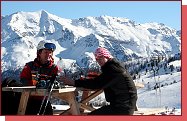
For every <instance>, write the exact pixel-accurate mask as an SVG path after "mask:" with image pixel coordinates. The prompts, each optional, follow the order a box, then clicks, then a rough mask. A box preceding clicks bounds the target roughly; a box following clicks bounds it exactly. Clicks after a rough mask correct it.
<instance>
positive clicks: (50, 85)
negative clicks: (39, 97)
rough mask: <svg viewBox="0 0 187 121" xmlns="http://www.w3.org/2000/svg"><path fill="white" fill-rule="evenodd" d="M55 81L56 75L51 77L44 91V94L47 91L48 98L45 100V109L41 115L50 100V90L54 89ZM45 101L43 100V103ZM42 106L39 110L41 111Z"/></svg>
mask: <svg viewBox="0 0 187 121" xmlns="http://www.w3.org/2000/svg"><path fill="white" fill-rule="evenodd" d="M55 80H56V75H55V76H52V77H51V79H50V83H49V85H48V87H47V89H46V92H47V91H49V94H48V98H47V101H46V103H45V107H44V110H43V113H42V115H44V113H45V110H46V107H47V104H48V102H49V100H50V98H51V94H52V90H53V87H54V83H55ZM45 99H46V97H45ZM45 99H44V102H45ZM43 105H44V103H43V104H42V105H41V109H42V107H43ZM40 111H41V110H40ZM39 114H40V113H39Z"/></svg>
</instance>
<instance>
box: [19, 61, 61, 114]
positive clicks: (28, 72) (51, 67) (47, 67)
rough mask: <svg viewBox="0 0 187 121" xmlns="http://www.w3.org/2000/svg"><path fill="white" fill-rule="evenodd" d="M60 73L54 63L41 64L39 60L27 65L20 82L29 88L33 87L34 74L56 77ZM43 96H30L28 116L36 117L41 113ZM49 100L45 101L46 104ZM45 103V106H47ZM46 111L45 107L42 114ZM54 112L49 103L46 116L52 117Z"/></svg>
mask: <svg viewBox="0 0 187 121" xmlns="http://www.w3.org/2000/svg"><path fill="white" fill-rule="evenodd" d="M57 72H58V67H57V66H56V65H55V64H53V62H52V61H49V62H48V63H46V64H41V63H40V62H39V61H38V60H37V58H36V59H35V60H34V61H31V62H29V63H27V64H26V65H25V67H24V68H23V70H22V72H21V74H20V81H21V82H22V83H23V84H24V85H27V86H33V82H32V74H33V73H34V74H36V73H38V74H43V75H48V76H56V75H57ZM42 100H43V96H30V97H29V100H28V103H27V109H26V112H25V114H26V115H36V114H37V113H38V112H39V109H40V106H41V104H42ZM46 101H47V100H45V103H46ZM45 103H44V104H45ZM43 110H44V105H43V107H42V110H41V112H43ZM52 114H53V110H52V106H51V103H50V102H48V105H47V107H46V110H45V115H52Z"/></svg>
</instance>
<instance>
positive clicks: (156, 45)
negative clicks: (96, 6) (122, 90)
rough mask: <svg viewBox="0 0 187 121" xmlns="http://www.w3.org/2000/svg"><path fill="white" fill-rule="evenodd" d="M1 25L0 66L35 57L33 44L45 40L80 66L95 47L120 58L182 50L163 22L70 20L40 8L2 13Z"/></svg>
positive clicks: (103, 18) (109, 18) (106, 18)
mask: <svg viewBox="0 0 187 121" xmlns="http://www.w3.org/2000/svg"><path fill="white" fill-rule="evenodd" d="M2 26H3V27H2V48H3V49H2V50H3V51H2V53H1V54H2V63H3V64H2V67H3V68H7V67H12V66H15V67H17V66H23V65H24V63H26V62H28V61H29V60H31V59H34V58H35V54H36V53H35V49H36V47H35V46H36V45H37V44H38V42H39V41H40V40H45V39H47V40H51V41H52V42H54V43H55V44H56V46H57V49H56V51H55V53H54V58H56V59H57V60H58V58H59V57H62V58H64V59H72V60H76V61H77V63H79V64H80V65H81V64H82V65H87V64H88V63H89V62H91V61H95V60H94V57H93V51H94V50H95V49H96V48H97V47H98V46H102V47H106V48H107V49H109V50H110V52H111V53H112V54H113V55H114V57H116V58H117V59H119V60H121V61H126V60H128V59H132V58H134V59H136V58H145V57H151V56H155V55H156V56H158V55H162V56H168V55H174V54H176V53H180V52H181V40H180V36H179V35H180V31H178V32H177V31H176V30H174V29H171V28H170V27H167V26H165V25H164V24H162V23H145V24H136V23H135V21H133V20H130V19H128V18H121V17H112V16H107V15H102V16H99V17H91V16H89V17H85V18H79V19H73V20H71V19H64V18H60V17H58V16H56V15H53V14H50V13H48V12H47V11H45V10H40V11H37V12H17V13H16V14H15V13H14V14H12V17H10V16H9V17H7V16H5V17H3V19H2ZM22 49H23V50H24V51H23V50H22ZM70 50H73V51H70ZM78 53H79V54H78ZM18 55H19V56H18ZM18 57H23V58H24V59H23V60H24V62H20V61H19V58H18ZM31 57H32V58H31Z"/></svg>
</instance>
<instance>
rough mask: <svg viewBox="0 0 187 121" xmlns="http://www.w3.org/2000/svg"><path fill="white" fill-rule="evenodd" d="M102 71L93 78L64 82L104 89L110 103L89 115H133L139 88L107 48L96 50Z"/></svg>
mask: <svg viewBox="0 0 187 121" xmlns="http://www.w3.org/2000/svg"><path fill="white" fill-rule="evenodd" d="M95 58H96V61H97V62H98V63H99V65H100V66H101V71H102V73H101V74H100V75H99V76H97V77H95V78H93V79H84V80H75V81H73V80H70V79H68V78H64V84H67V85H72V86H75V87H83V88H88V89H103V90H104V94H105V98H106V101H107V102H109V103H110V105H106V106H103V107H101V108H99V109H96V110H94V111H92V112H91V113H90V114H89V115H133V113H134V111H135V109H136V101H137V90H136V87H135V84H134V82H133V80H132V78H131V76H130V74H129V73H128V71H127V70H125V68H124V67H123V66H122V65H121V64H120V62H119V61H117V60H116V59H115V58H113V56H112V55H111V54H110V52H109V51H108V50H107V49H105V48H98V49H97V50H96V51H95Z"/></svg>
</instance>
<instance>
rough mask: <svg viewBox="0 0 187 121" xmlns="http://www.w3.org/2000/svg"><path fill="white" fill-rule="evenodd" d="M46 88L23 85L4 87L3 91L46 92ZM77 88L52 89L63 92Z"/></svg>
mask: <svg viewBox="0 0 187 121" xmlns="http://www.w3.org/2000/svg"><path fill="white" fill-rule="evenodd" d="M45 90H46V89H37V88H36V86H23V87H3V88H2V91H14V92H22V91H31V92H33V91H35V92H44V91H45ZM75 90H76V87H72V86H65V87H64V88H60V89H52V91H53V92H58V93H63V92H73V91H75Z"/></svg>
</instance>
